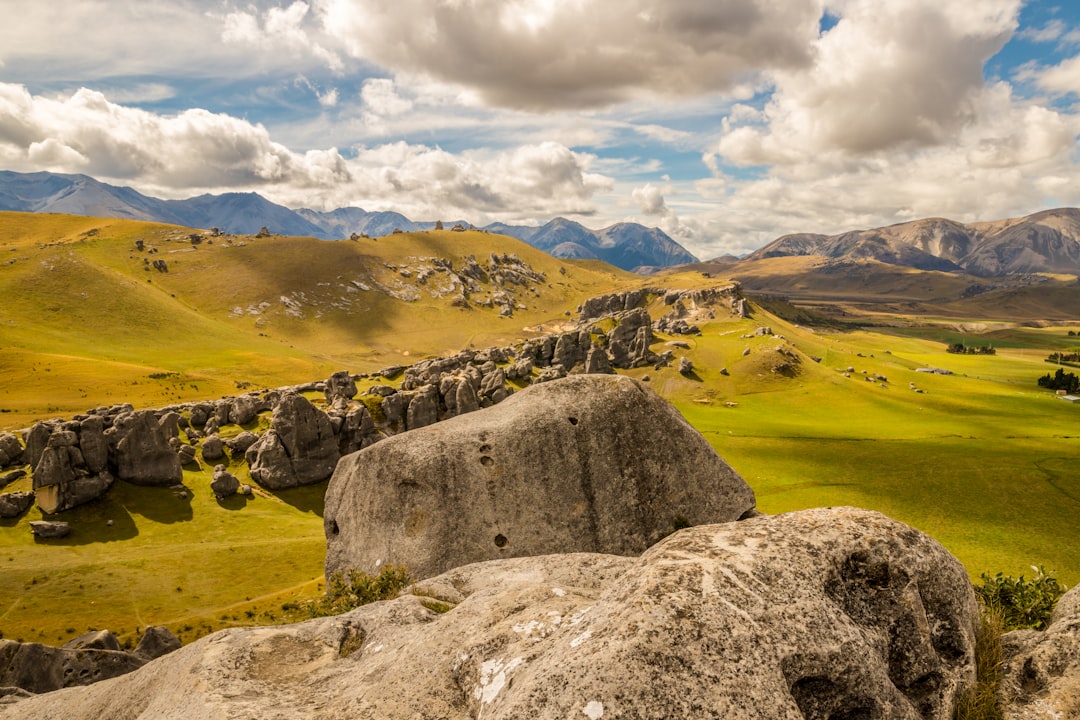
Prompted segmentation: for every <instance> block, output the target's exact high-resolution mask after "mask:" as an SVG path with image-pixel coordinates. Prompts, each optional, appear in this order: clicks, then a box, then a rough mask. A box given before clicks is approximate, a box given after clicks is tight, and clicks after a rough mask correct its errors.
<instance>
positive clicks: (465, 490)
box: [324, 375, 754, 578]
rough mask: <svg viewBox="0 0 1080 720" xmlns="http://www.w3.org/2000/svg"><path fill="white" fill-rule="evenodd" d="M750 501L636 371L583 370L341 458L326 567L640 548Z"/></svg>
mask: <svg viewBox="0 0 1080 720" xmlns="http://www.w3.org/2000/svg"><path fill="white" fill-rule="evenodd" d="M753 507H754V495H753V492H752V491H751V490H750V488H749V487H748V486H747V484H746V483H745V482H743V480H742V478H740V477H739V476H738V474H736V473H735V471H734V470H732V469H731V467H730V466H729V465H728V464H727V463H726V462H724V461H723V460H722V459H721V458H720V456H719V455H717V454H716V451H714V450H713V449H712V447H711V446H710V445H709V443H708V442H707V441H706V440H705V438H703V437H702V436H701V435H700V434H699V433H698V432H697V431H696V430H694V429H693V428H692V427H691V426H690V425H689V423H687V422H686V420H684V419H683V417H682V416H681V415H680V414H679V412H678V411H677V410H675V408H673V407H672V406H671V405H669V404H668V403H667V401H665V400H663V399H662V398H661V397H660V396H659V395H657V394H656V393H654V392H653V391H652V390H650V389H649V388H648V386H646V385H644V384H642V383H639V382H637V381H636V380H633V379H631V378H627V377H618V376H608V375H580V376H575V377H571V378H566V379H564V380H562V381H555V382H551V383H546V384H544V385H536V386H533V387H530V388H529V389H527V390H524V391H522V392H520V393H515V394H514V395H512V396H511V397H510V398H508V399H507V400H505V401H503V402H501V403H499V404H498V405H495V406H493V407H491V408H489V409H486V410H483V411H480V412H477V413H471V414H469V415H468V416H459V417H455V418H451V419H450V420H444V421H442V422H440V423H437V424H435V425H431V426H428V427H425V428H421V429H419V430H414V431H410V432H408V433H404V434H401V435H395V436H393V437H390V438H389V439H387V440H383V441H382V442H379V443H376V444H375V445H372V446H371V447H368V448H366V449H364V450H361V451H360V452H359V453H354V454H353V455H349V456H346V457H345V458H343V459H342V460H341V462H340V463H339V464H338V467H337V470H336V472H335V473H334V476H333V478H332V479H331V481H330V485H329V487H328V488H327V493H326V506H325V514H324V526H325V528H326V537H327V552H326V570H327V573H332V572H334V571H335V570H343V569H347V568H359V569H361V570H365V571H368V572H374V571H376V570H377V569H378V567H379V565H380V564H381V563H385V562H391V563H401V564H404V565H406V566H407V567H408V568H409V570H410V571H411V572H412V573H413V575H414V577H421V578H422V577H430V576H432V575H436V574H438V573H440V572H445V571H446V570H449V569H451V568H454V567H458V566H460V565H465V564H467V563H470V562H477V561H479V560H488V559H494V558H500V557H516V556H521V555H542V554H547V553H556V552H607V553H615V554H620V555H634V554H638V553H641V552H642V551H644V550H645V548H647V547H649V546H650V545H652V544H653V543H655V542H656V541H657V540H659V539H660V538H661V537H663V536H664V535H666V534H668V533H670V532H672V531H673V530H675V529H677V528H679V527H683V526H685V525H688V524H689V525H699V524H702V523H708V522H727V521H729V520H735V519H737V518H739V517H740V516H742V515H743V514H745V513H746V512H748V511H749V510H751V509H752V508H753Z"/></svg>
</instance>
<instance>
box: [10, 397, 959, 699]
mask: <svg viewBox="0 0 1080 720" xmlns="http://www.w3.org/2000/svg"><path fill="white" fill-rule="evenodd" d="M504 404H505V403H504ZM418 590H419V592H421V593H426V594H427V595H433V596H436V597H438V598H441V599H442V601H443V602H445V603H446V604H448V605H450V606H453V609H452V610H451V611H450V612H445V613H442V614H439V613H436V612H434V611H432V610H430V609H428V605H430V603H431V598H430V597H426V596H417V595H412V594H408V593H407V594H405V595H403V596H401V597H399V598H397V599H396V600H392V601H388V602H380V603H374V604H371V605H367V606H364V607H361V608H358V609H357V610H354V611H352V612H350V613H348V614H345V615H341V616H337V617H328V618H318V619H315V620H310V621H307V622H304V623H301V624H297V625H290V626H283V627H262V628H230V629H227V630H223V631H221V632H218V633H215V634H214V635H211V636H209V637H205V638H202V639H200V640H198V641H196V642H194V643H192V644H190V645H187V646H185V647H183V648H181V649H179V650H177V651H176V652H174V653H171V654H169V655H168V656H166V657H164V658H160V659H159V660H157V661H155V662H153V663H150V664H147V665H146V666H145V667H143V668H142V669H140V670H137V671H135V672H134V673H131V674H130V675H126V676H124V677H121V678H116V679H113V680H109V681H106V682H105V683H98V684H96V685H91V686H89V687H86V688H77V689H74V690H68V691H65V692H63V693H54V694H49V695H42V696H39V697H33V698H27V699H23V700H20V701H19V702H18V703H17V704H16V705H14V706H12V707H11V708H10V709H7V710H4V711H0V718H3V720H15V719H16V718H17V719H18V720H45V719H46V718H49V719H50V720H51V719H52V718H59V717H62V718H65V720H91V719H93V720H98V719H99V718H136V717H142V718H150V717H154V718H163V719H164V720H173V719H174V718H175V719H177V720H179V718H184V719H185V720H189V719H190V720H210V719H211V718H214V719H219V718H233V719H236V720H255V719H256V718H259V719H261V718H266V717H271V716H272V717H280V718H290V719H292V718H296V719H298V720H314V719H315V718H319V719H320V720H331V719H337V718H342V719H344V718H380V720H382V719H385V720H413V719H414V718H432V719H434V718H440V719H443V720H467V719H468V720H472V719H473V718H477V717H480V718H484V719H486V720H510V719H518V718H530V720H533V719H535V720H556V719H557V720H566V719H568V718H589V719H590V720H596V719H597V718H622V719H624V720H647V719H649V720H652V719H655V718H707V719H712V720H721V719H723V720H803V719H804V718H813V719H817V718H833V719H839V718H882V719H884V718H889V719H897V720H948V719H949V718H951V717H952V710H953V705H954V698H955V696H956V693H957V690H958V688H959V687H960V686H962V685H965V684H967V683H970V682H973V680H974V663H973V644H974V626H975V622H976V604H975V599H974V596H973V593H972V590H971V586H970V583H969V582H968V579H967V576H966V573H965V572H964V569H963V567H962V566H961V565H960V564H959V563H958V562H957V561H956V559H955V558H953V557H952V556H950V555H949V554H948V552H946V551H945V550H944V549H943V548H942V547H941V546H940V545H939V544H937V543H936V542H934V541H933V540H931V539H930V538H928V537H926V536H925V535H922V534H921V533H919V532H917V531H915V530H913V529H911V528H910V527H907V526H905V525H903V524H901V523H897V522H895V521H892V520H889V519H888V518H885V517H884V516H882V515H879V514H877V513H871V512H867V511H862V510H854V509H851V508H836V509H828V510H810V511H805V512H800V513H790V514H787V515H780V516H775V517H765V516H763V517H756V518H753V519H750V520H747V521H744V522H739V523H727V524H722V525H708V526H701V527H694V528H689V529H686V530H682V531H680V532H678V533H676V534H675V535H672V536H671V537H669V538H667V539H666V540H664V541H663V542H661V543H659V544H657V545H656V546H654V547H652V548H651V549H649V550H648V551H647V552H646V553H645V554H644V555H642V556H641V557H616V556H612V555H597V554H587V553H576V554H570V555H549V556H544V557H530V558H515V559H509V560H498V561H491V562H486V563H478V564H474V565H468V566H465V567H461V568H457V569H455V570H452V571H450V572H448V573H446V574H444V575H442V576H439V577H436V578H433V579H431V580H428V581H425V582H423V583H420V585H419V587H418ZM913 678H914V680H913Z"/></svg>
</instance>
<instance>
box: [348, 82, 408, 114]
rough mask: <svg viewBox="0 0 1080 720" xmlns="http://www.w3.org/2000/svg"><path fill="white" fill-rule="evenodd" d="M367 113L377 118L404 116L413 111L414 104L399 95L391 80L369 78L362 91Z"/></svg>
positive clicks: (361, 95) (361, 94)
mask: <svg viewBox="0 0 1080 720" xmlns="http://www.w3.org/2000/svg"><path fill="white" fill-rule="evenodd" d="M360 97H361V98H362V99H363V101H364V107H365V108H366V110H367V112H368V113H370V114H371V115H373V116H376V117H380V118H381V117H387V116H390V117H392V116H394V115H402V114H404V113H407V112H409V111H410V110H412V109H413V102H412V100H409V99H407V98H403V97H401V96H400V95H398V93H397V90H396V89H395V88H394V81H393V80H392V79H390V78H369V79H367V80H365V81H364V86H363V87H362V88H361V89H360Z"/></svg>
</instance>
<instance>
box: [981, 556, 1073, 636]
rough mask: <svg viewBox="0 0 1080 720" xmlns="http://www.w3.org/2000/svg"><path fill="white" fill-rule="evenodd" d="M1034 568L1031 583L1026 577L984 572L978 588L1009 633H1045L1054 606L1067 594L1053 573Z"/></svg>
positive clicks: (982, 598)
mask: <svg viewBox="0 0 1080 720" xmlns="http://www.w3.org/2000/svg"><path fill="white" fill-rule="evenodd" d="M1031 569H1032V570H1034V571H1035V576H1034V577H1032V578H1031V579H1030V580H1028V579H1026V578H1025V577H1024V576H1023V575H1021V576H1020V577H1019V578H1014V577H1013V576H1012V575H1002V574H1001V573H998V574H997V575H994V576H993V577H991V576H990V575H989V574H988V573H983V574H982V575H981V577H982V586H981V587H980V586H976V587H975V593H976V594H977V595H978V596H979V599H980V600H981V601H982V603H983V605H984V606H986V608H987V609H988V610H989V611H991V612H999V613H1000V614H1001V619H1002V623H1003V627H1004V630H1005V631H1009V630H1025V629H1030V630H1045V629H1046V626H1047V625H1048V624H1050V614H1051V613H1052V612H1053V611H1054V605H1056V604H1057V601H1058V598H1060V597H1061V596H1062V595H1064V594H1065V590H1066V589H1067V588H1066V587H1065V586H1064V585H1062V584H1060V583H1059V582H1058V581H1057V578H1054V577H1052V575H1053V571H1051V572H1049V573H1048V572H1046V569H1045V568H1044V567H1043V566H1041V565H1040V566H1038V567H1035V566H1034V565H1033V566H1032V567H1031Z"/></svg>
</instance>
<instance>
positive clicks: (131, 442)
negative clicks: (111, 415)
mask: <svg viewBox="0 0 1080 720" xmlns="http://www.w3.org/2000/svg"><path fill="white" fill-rule="evenodd" d="M105 437H106V438H107V439H108V440H109V444H110V446H111V447H112V448H113V453H112V457H113V462H114V463H115V465H116V476H117V477H118V478H120V479H121V480H124V481H126V482H129V483H132V484H134V485H161V486H168V485H177V484H179V483H180V482H182V481H183V479H184V469H183V467H182V466H181V463H180V458H179V456H177V454H176V450H174V449H173V448H172V446H170V445H169V439H168V437H167V436H166V433H165V430H164V429H163V428H162V427H161V425H160V424H159V423H158V419H157V416H156V415H155V413H154V411H153V410H140V411H138V412H131V413H126V414H123V415H120V416H118V417H117V418H116V419H115V420H114V421H113V426H112V427H111V428H110V429H109V430H108V432H106V433H105ZM39 502H40V501H39Z"/></svg>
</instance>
